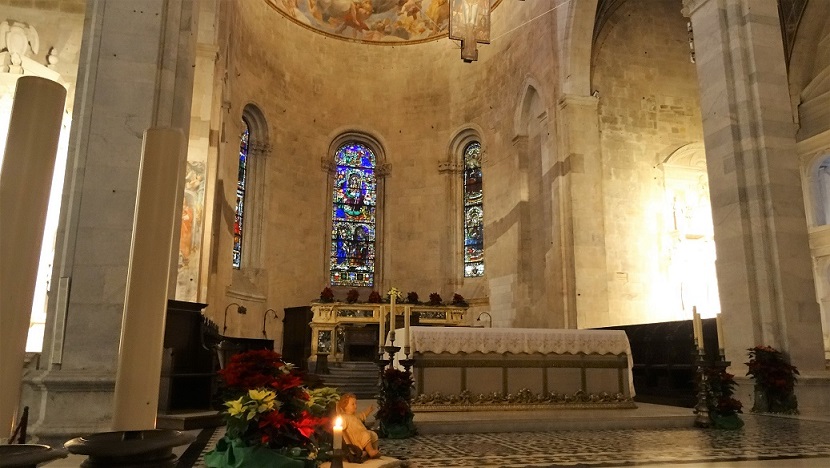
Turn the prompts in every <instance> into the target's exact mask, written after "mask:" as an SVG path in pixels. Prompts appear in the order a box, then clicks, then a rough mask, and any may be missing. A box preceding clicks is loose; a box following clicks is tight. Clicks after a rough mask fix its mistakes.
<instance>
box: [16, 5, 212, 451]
mask: <svg viewBox="0 0 830 468" xmlns="http://www.w3.org/2000/svg"><path fill="white" fill-rule="evenodd" d="M194 7H195V5H194V2H192V1H191V0H135V1H130V2H122V1H106V0H89V1H88V2H87V11H86V19H85V23H84V37H83V42H82V45H81V54H80V56H81V62H80V65H79V71H78V84H77V92H76V94H75V96H76V97H75V105H74V115H73V119H72V120H73V125H72V133H71V136H70V144H69V161H68V164H67V174H66V185H65V188H64V195H63V201H62V208H61V215H60V223H59V227H58V238H57V243H56V247H55V249H56V257H55V261H54V269H53V274H52V275H53V276H52V280H51V284H52V289H51V291H50V293H49V303H48V309H47V322H46V336H45V337H44V345H43V352H42V353H41V357H40V362H39V366H38V369H36V370H30V371H29V373H28V375H27V377H26V379H25V383H26V384H27V386H26V387H25V388H24V404H28V405H29V406H31V413H30V414H31V416H30V432H31V433H32V434H33V435H34V436H35V437H36V438H38V439H39V440H44V441H47V442H49V441H63V440H66V439H68V438H71V437H74V436H77V435H80V434H84V433H89V432H98V431H105V430H109V429H110V428H111V418H112V408H113V391H114V384H115V374H116V366H117V364H116V363H117V360H118V347H119V336H120V334H121V317H122V312H123V309H124V299H125V291H126V284H127V266H128V263H129V255H130V240H131V237H132V228H133V216H134V213H135V203H136V188H137V184H138V174H139V164H140V161H141V145H142V134H143V132H144V130H145V129H147V128H149V127H154V126H164V127H172V128H178V129H181V130H182V131H183V132H184V133H185V134H187V133H188V129H189V124H190V109H191V106H190V102H191V98H192V92H193V91H192V88H193V62H194V56H195V52H194V48H195V40H194V39H195V38H194V33H195V27H196V23H197V21H196V17H195V16H194V11H193V9H194ZM180 209H181V204H180V203H179V204H178V210H180ZM178 216H181V213H180V212H179V213H178ZM174 250H177V249H174ZM175 260H176V258H175V257H174V256H173V255H172V252H171V263H172V262H174V261H175Z"/></svg>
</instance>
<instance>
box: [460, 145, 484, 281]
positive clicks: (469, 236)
mask: <svg viewBox="0 0 830 468" xmlns="http://www.w3.org/2000/svg"><path fill="white" fill-rule="evenodd" d="M483 193H484V192H482V184H481V144H480V143H479V142H477V141H474V142H472V143H470V144H469V145H467V147H466V148H464V276H465V277H467V278H470V277H475V276H484V207H483V205H482V201H483V198H484V196H483Z"/></svg>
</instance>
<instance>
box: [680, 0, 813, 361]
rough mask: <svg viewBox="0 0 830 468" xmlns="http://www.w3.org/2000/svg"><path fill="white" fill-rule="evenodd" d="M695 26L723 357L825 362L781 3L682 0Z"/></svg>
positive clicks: (740, 359) (768, 0)
mask: <svg viewBox="0 0 830 468" xmlns="http://www.w3.org/2000/svg"><path fill="white" fill-rule="evenodd" d="M684 14H686V15H687V16H689V17H691V20H692V26H693V29H694V40H695V52H696V64H697V72H698V73H697V74H698V81H699V83H700V94H701V99H700V101H701V110H702V115H703V129H704V133H705V138H704V140H705V146H706V159H707V165H708V172H709V183H710V191H711V199H712V215H713V216H712V217H713V220H714V232H715V243H716V244H717V256H718V259H717V272H718V287H719V289H720V300H721V310H722V311H723V312H722V317H723V321H724V329H725V333H726V337H725V339H726V358H727V359H728V360H730V361H732V365H733V367H735V366H737V367H738V369H737V370H735V373H736V374H738V375H743V373H744V372H743V371H742V370H741V367H742V365H741V363H743V362H745V361H746V349H747V348H749V347H751V346H754V345H758V344H764V345H771V346H773V347H776V348H779V349H782V350H783V351H786V352H788V353H789V354H790V356H791V357H792V361H793V363H794V364H795V365H796V366H798V367H799V368H800V369H801V370H802V371H810V370H816V369H822V368H823V367H824V355H823V352H822V339H821V321H820V316H819V309H818V304H817V303H816V298H815V292H814V287H813V278H812V268H811V263H810V255H809V250H808V241H807V226H806V221H805V215H804V203H803V199H802V194H801V185H800V179H799V168H798V157H797V153H796V148H795V124H794V123H793V115H792V108H791V106H790V102H789V92H788V88H787V70H786V66H785V62H784V52H783V47H782V39H781V30H780V23H779V19H778V7H777V4H776V1H775V0H729V1H724V0H684Z"/></svg>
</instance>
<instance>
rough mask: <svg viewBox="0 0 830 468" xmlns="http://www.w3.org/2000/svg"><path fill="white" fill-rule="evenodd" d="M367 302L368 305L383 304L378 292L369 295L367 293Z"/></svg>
mask: <svg viewBox="0 0 830 468" xmlns="http://www.w3.org/2000/svg"><path fill="white" fill-rule="evenodd" d="M367 302H369V303H370V304H380V303H381V302H383V299H382V298H381V297H380V293H379V292H377V291H372V292H371V293H369V299H368V301H367Z"/></svg>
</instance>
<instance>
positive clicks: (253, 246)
mask: <svg viewBox="0 0 830 468" xmlns="http://www.w3.org/2000/svg"><path fill="white" fill-rule="evenodd" d="M241 120H242V121H244V122H246V123H247V124H248V131H249V135H248V160H247V162H246V164H247V166H246V179H247V180H246V184H245V217H244V220H245V225H244V226H243V234H242V260H241V262H240V268H238V269H239V270H245V269H246V268H262V264H263V257H262V237H263V227H262V226H263V223H264V218H265V180H266V166H267V161H268V158H269V155H270V154H271V144H270V140H269V136H268V124H267V121H266V120H265V115H264V114H263V113H262V111H261V110H260V109H259V107H257V106H256V105H255V104H253V103H249V104H247V105H246V106H245V108H244V109H243V110H242V117H241ZM241 132H242V128H241V127H240V132H239V133H240V134H241ZM235 190H236V189H235V188H234V191H235Z"/></svg>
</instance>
